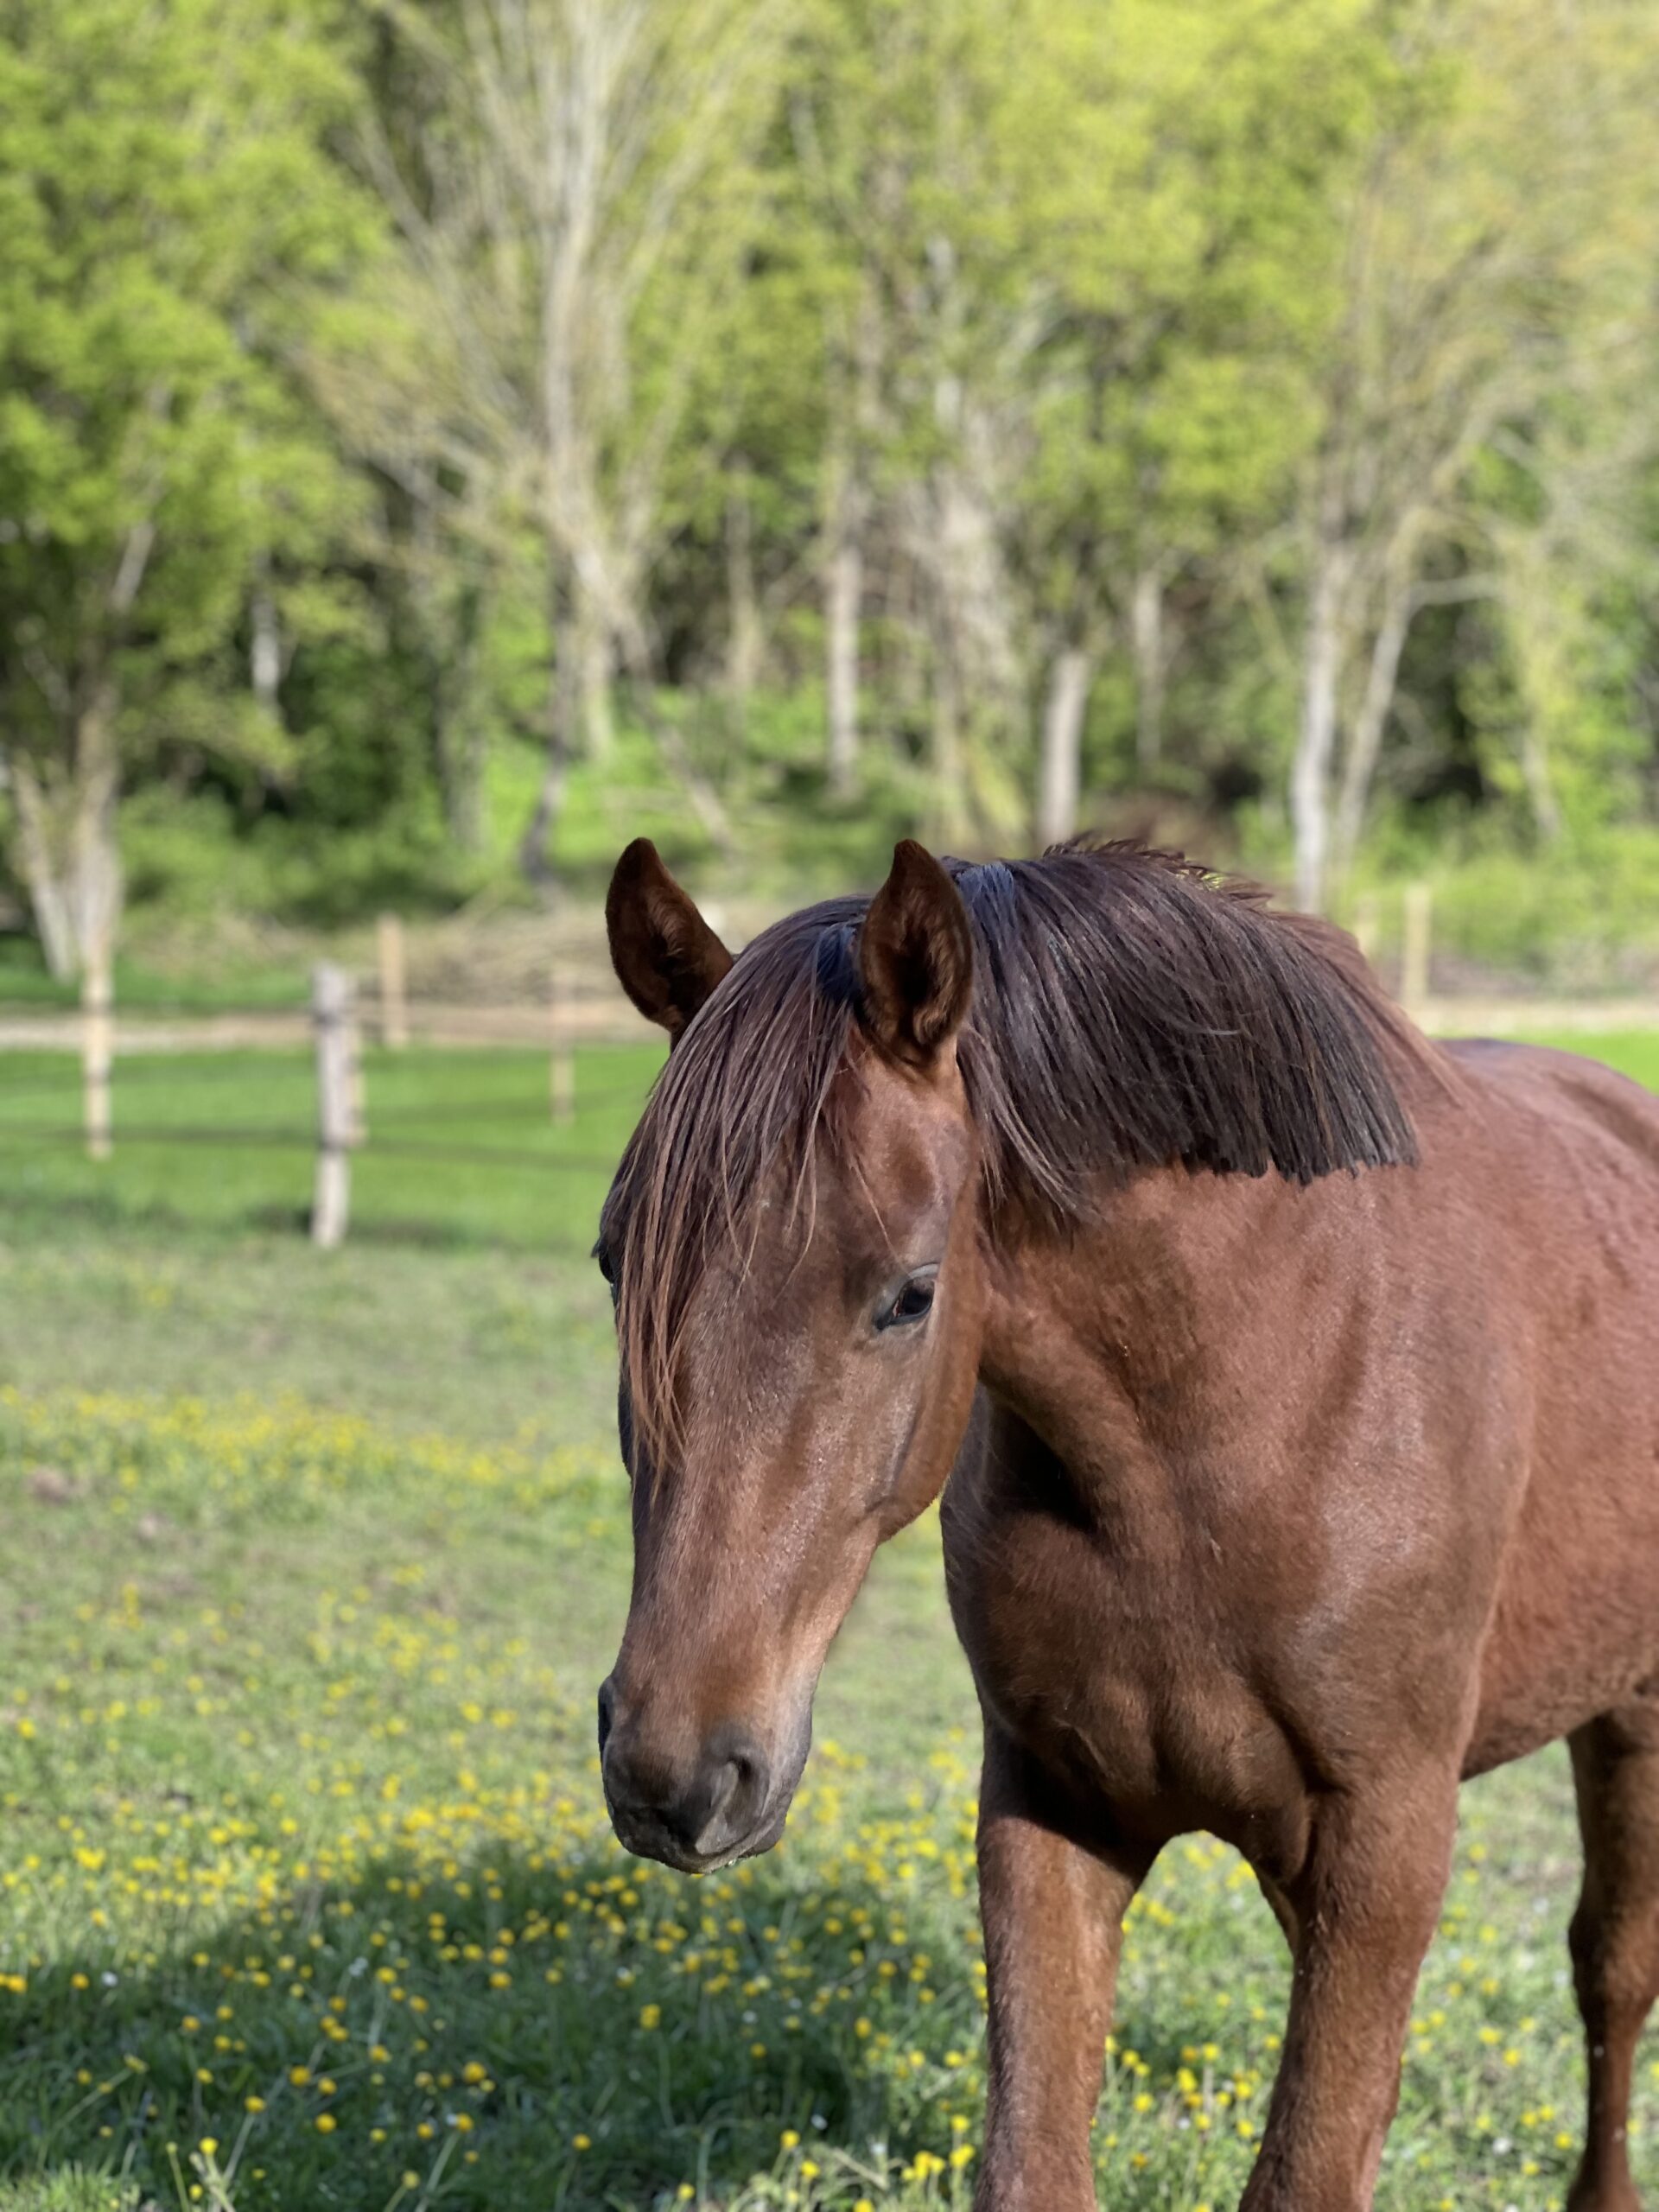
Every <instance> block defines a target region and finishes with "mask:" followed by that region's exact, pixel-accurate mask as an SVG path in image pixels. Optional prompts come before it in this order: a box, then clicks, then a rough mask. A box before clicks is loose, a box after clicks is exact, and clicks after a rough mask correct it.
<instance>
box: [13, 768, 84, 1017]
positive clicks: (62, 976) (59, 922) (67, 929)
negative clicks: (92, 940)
mask: <svg viewBox="0 0 1659 2212" xmlns="http://www.w3.org/2000/svg"><path fill="white" fill-rule="evenodd" d="M10 785H11V798H12V808H13V811H14V812H15V813H16V817H17V860H18V866H19V868H20V871H21V873H22V879H23V884H24V887H25V888H26V889H27V891H28V893H29V906H30V909H31V911H32V912H33V913H34V916H35V933H36V934H37V936H38V937H39V938H40V941H41V954H42V956H43V957H44V959H45V961H46V971H47V973H48V976H51V977H52V979H53V981H54V982H58V983H67V982H73V980H74V978H75V976H76V975H77V974H78V973H79V968H80V957H79V950H78V949H77V947H76V944H75V926H74V918H73V911H72V906H71V901H70V894H69V880H68V872H67V855H66V854H65V852H64V851H63V850H62V849H61V848H62V844H63V840H62V839H61V837H60V836H54V827H55V825H54V821H53V816H54V811H55V810H54V806H53V803H52V797H51V795H49V794H48V791H46V790H45V788H44V787H43V786H42V785H41V780H40V779H39V778H38V777H37V776H36V774H35V770H34V768H33V767H32V766H31V765H30V764H29V762H28V761H27V760H16V761H14V762H13V763H12V765H11V772H10Z"/></svg>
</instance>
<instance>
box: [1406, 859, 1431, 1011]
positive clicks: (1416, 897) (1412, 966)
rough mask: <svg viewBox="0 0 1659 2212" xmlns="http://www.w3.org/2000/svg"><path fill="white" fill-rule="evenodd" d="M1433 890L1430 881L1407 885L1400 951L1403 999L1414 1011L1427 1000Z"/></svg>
mask: <svg viewBox="0 0 1659 2212" xmlns="http://www.w3.org/2000/svg"><path fill="white" fill-rule="evenodd" d="M1433 918H1434V892H1433V887H1432V885H1429V884H1427V883H1408V885H1407V886H1406V906H1405V929H1404V934H1403V937H1402V944H1401V951H1400V1000H1401V1003H1402V1005H1403V1006H1405V1007H1407V1008H1408V1009H1409V1011H1410V1012H1412V1013H1414V1014H1415V1013H1417V1012H1419V1011H1420V1010H1421V1008H1422V1007H1425V1006H1426V1005H1427V1003H1428V990H1429V958H1430V950H1431V944H1432V937H1433Z"/></svg>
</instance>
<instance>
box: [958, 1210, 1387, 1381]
mask: <svg viewBox="0 0 1659 2212" xmlns="http://www.w3.org/2000/svg"><path fill="white" fill-rule="evenodd" d="M1340 1180H1342V1181H1343V1182H1344V1183H1345V1182H1346V1180H1347V1179H1346V1178H1343V1179H1340ZM1314 1203H1316V1201H1315V1199H1314V1194H1313V1193H1311V1192H1304V1191H1301V1190H1299V1189H1295V1188H1294V1187H1292V1186H1290V1185H1287V1184H1285V1183H1284V1182H1283V1181H1282V1180H1281V1179H1280V1178H1279V1177H1277V1176H1266V1177H1262V1178H1259V1179H1256V1178H1250V1177H1244V1176H1217V1175H1211V1174H1206V1173H1188V1172H1187V1171H1186V1170H1185V1169H1183V1168H1178V1167H1172V1168H1166V1169H1156V1170H1151V1171H1148V1172H1147V1173H1142V1174H1140V1175H1137V1176H1136V1177H1135V1178H1134V1179H1131V1180H1130V1181H1129V1182H1128V1183H1127V1184H1122V1185H1104V1184H1103V1185H1102V1187H1101V1188H1100V1190H1099V1191H1098V1192H1097V1193H1096V1203H1095V1204H1094V1205H1092V1206H1091V1207H1090V1209H1089V1211H1088V1213H1087V1215H1086V1217H1085V1218H1084V1222H1083V1223H1082V1224H1080V1225H1079V1226H1078V1227H1077V1228H1075V1229H1072V1230H1067V1231H1065V1232H1056V1231H1054V1230H1047V1229H1038V1228H1035V1227H1029V1226H1028V1227H1027V1228H1025V1229H1024V1230H1022V1231H1021V1232H1020V1233H1019V1234H1017V1235H1014V1236H1009V1237H1006V1238H1004V1239H1000V1240H998V1239H993V1240H990V1242H989V1244H988V1252H989V1257H988V1263H987V1283H988V1291H987V1296H986V1300H985V1320H984V1327H983V1334H982V1352H981V1363H980V1373H981V1380H982V1382H983V1383H985V1385H986V1386H987V1387H988V1389H990V1390H991V1391H992V1393H993V1395H995V1396H998V1397H1001V1398H1002V1399H1004V1400H1005V1401H1006V1402H1008V1403H1010V1404H1011V1405H1013V1406H1014V1408H1016V1409H1018V1410H1020V1411H1021V1412H1023V1413H1025V1414H1027V1418H1030V1417H1031V1414H1032V1413H1033V1410H1034V1409H1036V1408H1040V1407H1042V1406H1045V1405H1047V1404H1051V1403H1054V1402H1065V1398H1066V1397H1067V1395H1069V1394H1070V1393H1071V1392H1072V1391H1073V1390H1075V1389H1076V1388H1077V1387H1078V1385H1079V1384H1081V1383H1083V1382H1084V1380H1085V1378H1086V1380H1087V1383H1088V1384H1089V1387H1090V1390H1091V1393H1092V1392H1097V1391H1101V1390H1103V1391H1105V1392H1106V1393H1107V1394H1108V1395H1114V1394H1115V1395H1119V1396H1121V1398H1122V1401H1123V1402H1124V1405H1125V1407H1126V1408H1127V1409H1129V1410H1130V1411H1137V1409H1144V1408H1147V1407H1148V1406H1153V1405H1157V1404H1161V1403H1164V1402H1166V1401H1167V1400H1168V1398H1169V1396H1170V1394H1171V1392H1172V1389H1174V1388H1175V1387H1177V1384H1178V1383H1179V1389H1180V1390H1181V1392H1182V1393H1183V1395H1184V1398H1185V1408H1184V1414H1185V1417H1187V1418H1191V1417H1192V1414H1193V1413H1194V1412H1196V1410H1197V1409H1198V1407H1199V1406H1200V1405H1201V1402H1202V1400H1203V1397H1204V1395H1205V1379H1206V1376H1208V1375H1210V1374H1211V1373H1212V1372H1213V1371H1214V1370H1215V1369H1216V1368H1217V1365H1218V1363H1220V1362H1222V1361H1223V1360H1224V1359H1230V1358H1231V1357H1234V1356H1235V1354H1236V1349H1237V1344H1238V1341H1239V1336H1240V1332H1241V1331H1244V1332H1246V1333H1250V1332H1253V1331H1254V1329H1255V1326H1257V1325H1259V1319H1260V1316H1259V1312H1258V1311H1257V1310H1256V1309H1258V1308H1259V1304H1260V1295H1261V1287H1262V1285H1264V1284H1265V1283H1266V1282H1268V1281H1272V1280H1274V1278H1276V1277H1277V1276H1278V1274H1279V1272H1280V1261H1281V1255H1283V1254H1284V1253H1285V1252H1286V1249H1287V1242H1288V1240H1289V1239H1290V1238H1292V1237H1293V1236H1295V1235H1296V1234H1297V1232H1298V1229H1299V1226H1301V1225H1303V1224H1306V1219H1307V1217H1308V1214H1309V1211H1310V1209H1311V1207H1312V1205H1313V1204H1314ZM1137 1417H1138V1413H1137Z"/></svg>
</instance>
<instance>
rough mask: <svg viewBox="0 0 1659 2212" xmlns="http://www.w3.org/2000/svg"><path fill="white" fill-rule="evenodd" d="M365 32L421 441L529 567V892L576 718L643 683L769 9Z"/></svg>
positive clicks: (404, 7) (554, 17)
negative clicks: (626, 680) (406, 292)
mask: <svg viewBox="0 0 1659 2212" xmlns="http://www.w3.org/2000/svg"><path fill="white" fill-rule="evenodd" d="M385 12H386V18H387V21H388V22H389V23H390V24H391V26H392V29H393V31H394V33H395V35H396V36H397V39H398V40H399V41H402V42H403V45H404V48H405V50H406V52H407V54H408V55H409V57H410V61H411V63H412V64H413V65H414V66H415V67H417V68H419V69H422V70H423V71H424V72H425V73H426V74H427V77H428V79H429V86H430V88H431V97H430V99H429V105H428V109H427V111H426V113H425V115H424V116H423V118H422V119H421V120H420V121H419V123H418V124H417V125H416V128H415V129H414V130H411V131H410V133H409V134H408V143H405V144H403V145H400V144H399V143H397V141H396V140H395V139H394V137H392V135H391V133H390V132H389V131H386V130H381V131H380V132H378V134H376V135H375V136H374V137H372V139H371V141H370V143H369V146H368V160H369V165H370V171H371V174H372V176H373V178H374V180H375V181H376V183H377V185H378V188H379V189H380V191H381V193H382V194H384V197H385V202H386V205H387V207H388V208H389V209H390V210H391V216H392V219H393V221H394V222H395V224H396V226H397V231H398V232H399V234H400V236H401V238H402V239H403V242H404V248H405V250H406V254H407V262H406V266H405V272H404V281H405V282H406V283H410V284H411V285H412V287H413V289H414V294H415V296H416V298H417V299H418V300H419V301H420V302H421V303H422V306H423V309H424V312H425V315H426V316H427V317H428V318H429V327H430V331H431V344H430V346H429V354H428V371H429V378H428V383H427V388H426V390H425V391H424V392H423V395H422V398H421V402H420V406H421V411H422V413H423V416H425V418H426V419H425V422H424V423H423V440H425V441H429V442H435V444H436V445H437V447H438V448H439V449H440V450H442V451H443V452H444V453H445V456H446V459H447V461H448V462H449V464H450V465H451V466H453V467H454V469H455V470H456V472H457V473H458V474H461V476H463V477H467V478H469V479H474V480H480V479H481V480H483V481H484V482H485V483H486V484H487V486H488V487H489V497H490V499H491V501H492V503H493V505H494V508H495V511H496V512H497V513H498V514H499V517H500V518H501V520H502V524H503V527H504V528H505V529H507V530H509V531H511V530H513V529H521V530H527V531H529V532H530V533H531V538H532V540H533V542H534V543H535V544H536V546H537V549H538V555H539V558H540V561H541V563H542V565H543V593H544V598H545V606H546V609H547V634H548V643H549V656H548V657H549V686H548V704H547V727H546V750H545V760H544V766H543V776H542V781H541V785H540V790H539V791H538V794H537V801H536V804H535V807H534V810H533V811H532V813H531V818H530V820H529V821H528V823H526V824H525V827H524V833H523V836H522V838H521V840H520V847H519V850H520V858H521V863H522V865H523V867H524V871H525V873H526V874H529V875H531V877H533V878H540V877H544V876H545V875H547V874H548V873H549V870H550V859H549V848H550V840H551V836H552V833H553V830H554V828H555V826H556V823H557V820H558V817H559V811H560V808H561V804H562V801H563V790H564V783H565V778H566V775H567V773H568V771H569V764H570V762H571V760H573V758H574V757H575V754H576V753H577V751H578V748H579V746H580V744H581V741H582V721H583V704H584V700H585V701H586V702H587V706H588V726H589V728H590V730H591V729H592V728H594V717H595V710H596V709H598V708H599V707H600V705H601V702H602V699H603V696H604V694H605V692H606V690H607V677H608V673H609V669H610V666H611V665H612V664H613V657H620V661H621V663H622V664H623V665H624V666H625V667H626V669H627V670H628V671H631V672H632V674H634V675H636V676H638V677H642V678H643V677H645V675H646V673H647V671H648V664H649V658H650V655H649V646H648V613H647V607H646V601H645V584H646V582H647V580H648V577H649V575H650V573H651V569H652V563H653V560H654V559H655V557H656V556H657V554H658V550H659V549H660V546H661V543H662V541H663V537H664V532H665V531H666V530H667V528H668V527H669V524H670V520H671V515H670V509H669V505H668V494H669V488H670V484H671V467H672V464H673V462H674V461H675V459H676V454H677V436H678V433H679V430H680V428H681V425H682V423H683V419H684V416H685V414H686V410H687V406H688V402H689V398H690V394H691V392H692V391H693V390H694V387H695V383H696V378H697V377H698V376H699V375H700V374H701V373H702V372H703V371H704V370H705V369H706V367H707V365H708V363H709V355H710V351H711V348H712V347H713V346H714V344H715V340H716V338H717V336H718V334H719V333H720V332H721V328H722V327H723V322H724V319H725V318H726V317H727V315H728V314H729V312H730V308H731V298H730V295H731V291H732V288H733V287H734V283H735V282H736V280H737V278H738V277H739V275H740V273H741V269H742V264H743V256H744V252H745V249H746V246H747V242H748V239H749V238H750V236H751V232H752V222H753V196H752V190H751V187H752V165H751V156H752V154H753V149H754V147H755V144H756V143H757V141H758V138H759V136H760V132H761V131H762V130H764V128H765V126H766V122H767V120H768V118H769V117H770V114H771V111H772V99H773V95H774V93H775V89H776V86H775V76H774V72H775V67H776V59H777V52H778V44H779V28H780V24H781V19H782V18H781V5H780V4H777V5H771V6H763V7H761V8H760V9H757V8H755V7H753V5H747V4H743V0H457V4H456V5H455V6H454V8H452V9H449V8H446V9H442V10H440V9H436V8H430V9H429V8H424V7H421V6H418V5H414V4H394V5H391V6H390V7H388V9H387V10H386V11H385ZM699 796H701V794H700V793H698V792H697V791H696V790H694V791H693V797H694V799H695V798H697V797H699Z"/></svg>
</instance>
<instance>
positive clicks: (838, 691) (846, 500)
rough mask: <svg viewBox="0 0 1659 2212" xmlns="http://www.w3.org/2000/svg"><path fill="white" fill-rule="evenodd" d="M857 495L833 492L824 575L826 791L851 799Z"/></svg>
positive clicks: (859, 577)
mask: <svg viewBox="0 0 1659 2212" xmlns="http://www.w3.org/2000/svg"><path fill="white" fill-rule="evenodd" d="M860 521H861V516H860V512H859V500H858V497H857V493H856V492H855V489H854V487H853V486H852V485H851V483H850V482H843V483H842V486H840V487H839V488H838V491H837V493H836V502H835V506H834V510H833V512H832V513H831V517H830V524H829V548H828V552H829V558H828V562H827V563H826V568H825V573H824V594H823V596H824V610H823V612H824V709H825V724H826V728H825V754H824V766H825V768H826V770H827V772H828V775H829V789H830V791H831V793H832V794H833V795H834V796H835V797H836V798H843V799H844V798H850V797H851V795H852V792H853V790H854V787H855V784H856V782H857V779H858V645H859V621H860V617H861V612H862V607H863V599H864V546H863V541H862V536H861V529H860Z"/></svg>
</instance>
